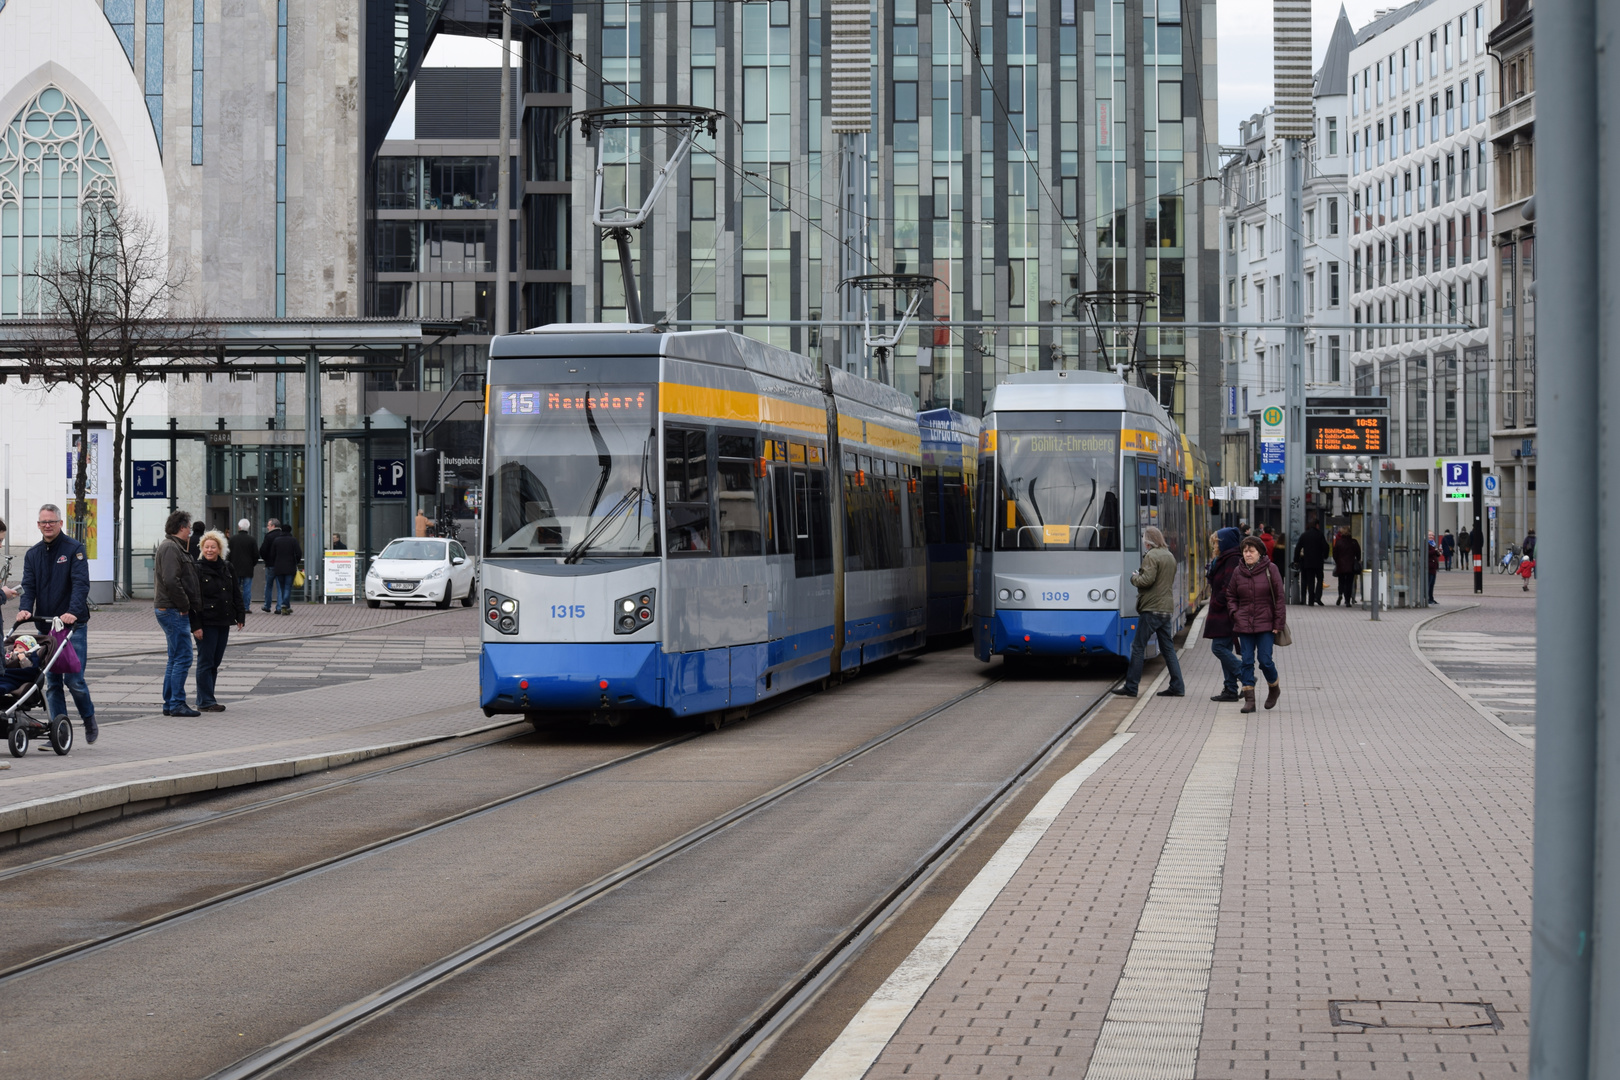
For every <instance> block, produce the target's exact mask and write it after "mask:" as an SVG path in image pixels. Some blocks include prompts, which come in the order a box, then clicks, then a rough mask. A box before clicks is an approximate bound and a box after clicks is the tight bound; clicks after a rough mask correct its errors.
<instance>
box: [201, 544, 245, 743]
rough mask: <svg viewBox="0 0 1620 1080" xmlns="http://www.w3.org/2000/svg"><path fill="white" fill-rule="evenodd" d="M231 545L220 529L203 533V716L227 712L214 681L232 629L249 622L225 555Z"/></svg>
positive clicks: (239, 590)
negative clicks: (219, 700) (205, 713)
mask: <svg viewBox="0 0 1620 1080" xmlns="http://www.w3.org/2000/svg"><path fill="white" fill-rule="evenodd" d="M229 551H230V541H229V540H227V539H226V538H225V534H224V533H222V532H220V531H219V530H218V529H209V530H208V531H207V532H205V533H203V538H202V544H201V545H200V549H199V555H198V558H197V585H198V587H199V589H200V591H201V592H202V603H201V604H200V605H198V607H197V610H196V612H194V615H195V617H196V618H197V620H198V621H199V622H200V623H201V624H202V641H200V642H199V643H198V645H197V708H198V709H199V710H200V711H202V712H224V711H225V706H223V705H221V704H220V703H219V702H218V701H216V700H214V680H215V679H216V678H217V677H218V675H219V665H220V663H221V662H223V661H224V659H225V645H226V643H227V642H228V641H229V640H230V636H231V627H232V626H233V625H234V626H236V627H237V628H238V629H241V628H242V627H243V626H244V625H245V624H246V622H247V608H246V607H244V606H243V603H242V587H241V585H240V584H239V583H238V581H237V578H236V571H235V570H234V569H232V568H231V563H230V560H229V559H228V558H226V554H227V553H228V552H229Z"/></svg>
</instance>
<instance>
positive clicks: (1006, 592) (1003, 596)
mask: <svg viewBox="0 0 1620 1080" xmlns="http://www.w3.org/2000/svg"><path fill="white" fill-rule="evenodd" d="M996 599H997V600H1011V599H1012V590H1011V589H1002V590H1001V591H1000V592H998V593H996Z"/></svg>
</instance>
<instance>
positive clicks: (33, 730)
mask: <svg viewBox="0 0 1620 1080" xmlns="http://www.w3.org/2000/svg"><path fill="white" fill-rule="evenodd" d="M57 636H58V635H56V634H54V633H53V635H52V636H51V637H50V638H47V639H45V640H43V641H42V640H40V639H38V638H36V637H34V636H33V635H32V634H19V633H17V632H16V630H15V629H13V631H12V633H11V634H9V635H7V637H6V640H5V654H4V661H3V663H0V721H3V722H4V724H5V727H6V744H7V746H8V747H9V749H10V750H11V756H12V757H22V756H23V755H24V754H26V753H28V742H29V740H30V739H33V738H38V737H40V736H42V735H43V736H45V737H46V738H47V739H48V740H49V741H50V744H51V749H52V750H55V751H56V752H57V753H58V754H66V753H67V752H68V751H69V750H71V749H73V724H72V722H71V721H70V720H68V718H67V717H65V716H63V717H58V718H57V719H56V721H55V722H54V723H52V722H51V721H50V719H49V718H48V717H47V718H46V719H45V720H36V719H34V717H33V716H32V715H30V711H29V710H30V709H34V708H43V706H44V704H45V673H46V672H48V671H49V670H50V668H51V664H53V663H54V662H55V661H56V659H57V657H59V656H60V655H61V654H62V651H63V649H64V648H65V647H66V645H67V636H66V635H65V634H62V635H60V637H61V640H60V641H57V640H56V638H57Z"/></svg>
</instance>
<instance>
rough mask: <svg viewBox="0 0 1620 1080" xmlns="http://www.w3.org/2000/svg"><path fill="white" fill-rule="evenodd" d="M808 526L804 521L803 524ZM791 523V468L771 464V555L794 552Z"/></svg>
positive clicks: (792, 526)
mask: <svg viewBox="0 0 1620 1080" xmlns="http://www.w3.org/2000/svg"><path fill="white" fill-rule="evenodd" d="M804 527H805V528H808V527H809V525H808V523H806V525H805V526H804ZM796 528H797V526H795V525H794V523H793V470H792V469H790V468H788V467H787V466H786V465H781V464H773V465H771V530H770V532H771V537H770V553H771V554H772V555H792V554H793V553H794V550H795V549H794V540H795V530H796Z"/></svg>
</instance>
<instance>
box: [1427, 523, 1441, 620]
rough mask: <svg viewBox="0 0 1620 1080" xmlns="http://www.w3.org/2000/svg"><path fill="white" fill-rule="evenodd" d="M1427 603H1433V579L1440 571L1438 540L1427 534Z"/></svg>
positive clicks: (1432, 534) (1431, 534)
mask: <svg viewBox="0 0 1620 1080" xmlns="http://www.w3.org/2000/svg"><path fill="white" fill-rule="evenodd" d="M1428 554H1429V603H1431V604H1432V603H1434V579H1435V577H1436V576H1438V575H1439V573H1440V541H1439V540H1438V539H1436V538H1435V535H1434V533H1432V532H1431V533H1430V534H1429V552H1428Z"/></svg>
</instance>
